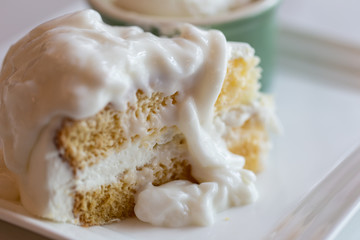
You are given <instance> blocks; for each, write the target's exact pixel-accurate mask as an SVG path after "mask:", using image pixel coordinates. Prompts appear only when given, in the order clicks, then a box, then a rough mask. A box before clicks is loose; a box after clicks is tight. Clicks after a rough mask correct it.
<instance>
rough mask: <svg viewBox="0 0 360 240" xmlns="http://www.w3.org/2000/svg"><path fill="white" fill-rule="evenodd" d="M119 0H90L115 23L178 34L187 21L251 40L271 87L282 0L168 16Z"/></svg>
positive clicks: (233, 37)
mask: <svg viewBox="0 0 360 240" xmlns="http://www.w3.org/2000/svg"><path fill="white" fill-rule="evenodd" d="M115 1H116V0H88V2H89V4H90V6H91V7H92V8H94V9H95V10H97V11H98V12H99V13H100V14H101V15H102V18H103V19H104V21H105V22H106V23H108V24H111V25H122V26H133V25H136V26H140V27H141V28H143V29H144V30H146V31H150V32H153V33H154V34H156V35H166V36H172V35H175V34H176V32H177V30H176V26H177V25H178V24H180V23H183V22H187V23H190V24H193V25H196V26H198V27H201V28H205V29H218V30H220V31H222V32H223V33H224V35H225V36H226V39H227V40H228V41H235V42H247V43H249V44H250V45H251V46H252V47H253V48H254V49H255V52H256V55H257V56H259V57H260V59H261V62H260V66H261V68H262V69H263V71H262V77H261V80H260V82H261V86H262V87H261V90H262V91H269V90H270V89H271V83H272V79H273V70H274V67H275V62H274V61H275V40H276V18H275V15H276V9H277V6H278V5H279V3H280V0H253V1H252V2H251V3H248V4H246V5H244V6H242V7H239V8H238V9H234V10H231V11H228V12H226V13H222V14H219V15H215V16H205V17H204V16H202V17H164V16H154V15H146V14H140V13H136V12H132V11H128V10H126V9H122V8H120V7H118V6H117V5H116V4H115Z"/></svg>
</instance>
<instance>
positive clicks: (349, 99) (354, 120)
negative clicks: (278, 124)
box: [0, 31, 360, 240]
mask: <svg viewBox="0 0 360 240" xmlns="http://www.w3.org/2000/svg"><path fill="white" fill-rule="evenodd" d="M280 40H281V46H282V47H281V48H280V57H279V60H280V64H279V68H278V71H277V74H276V76H275V80H276V81H275V84H274V89H273V92H274V95H275V99H276V102H277V106H278V107H277V108H278V114H279V116H280V119H281V121H282V123H283V127H284V134H283V135H281V136H276V137H275V139H274V140H275V141H274V149H273V151H272V153H271V156H270V159H269V164H268V167H267V169H266V170H265V171H264V172H263V173H261V174H260V175H259V176H258V183H257V185H258V188H259V192H260V194H261V196H260V199H259V201H257V202H256V203H254V204H252V205H248V206H244V207H239V208H233V209H230V210H228V211H225V212H222V213H220V214H219V215H218V218H217V221H216V223H215V224H214V225H213V226H209V227H189V228H180V229H179V228H175V229H169V228H159V227H154V226H151V225H148V224H145V223H142V222H140V221H138V220H136V219H129V220H126V221H122V222H119V223H114V224H110V225H106V226H97V227H89V228H83V227H78V226H74V225H70V224H59V223H53V222H49V221H43V220H40V219H37V218H34V217H32V216H30V215H28V213H27V212H26V211H25V210H24V209H23V208H22V207H21V206H20V205H18V204H16V203H11V202H7V201H4V200H0V219H2V220H4V221H7V222H10V223H12V224H15V225H18V226H20V227H23V228H26V229H29V230H31V231H34V232H37V233H39V234H41V235H44V236H47V237H50V238H56V239H62V238H63V239H69V238H70V239H124V240H126V239H156V240H160V239H174V240H176V239H179V240H180V239H188V240H190V239H229V240H231V239H264V238H271V237H273V239H288V237H287V235H283V234H282V233H281V231H279V233H278V235H274V231H275V230H276V229H279V228H278V227H279V224H280V223H284V224H285V225H282V227H284V226H285V228H286V229H287V230H289V229H290V231H295V233H298V234H299V238H298V239H312V238H313V239H318V237H319V236H321V238H323V237H328V238H332V237H334V236H335V235H336V233H337V232H338V230H339V229H340V228H341V227H342V226H343V225H344V224H345V223H346V221H347V220H348V219H349V217H350V216H351V215H352V214H353V213H355V211H356V210H357V207H358V203H359V191H358V190H357V191H352V190H353V188H354V186H357V188H355V189H360V187H358V186H359V184H360V179H359V177H358V176H356V174H355V175H354V174H353V175H349V176H350V177H349V176H348V178H347V179H345V180H344V177H346V175H347V174H346V171H347V169H346V167H347V168H351V167H352V166H356V164H355V165H354V163H356V162H359V161H360V156H359V155H360V154H358V155H357V158H356V156H355V157H353V158H351V159H350V160H349V159H348V160H347V163H346V164H345V163H341V160H342V159H344V156H346V155H344V154H345V153H347V152H349V150H350V149H351V148H354V146H356V144H359V143H360V108H359V106H360V79H359V76H360V72H359V69H358V68H357V67H356V65H351V64H346V63H347V62H353V61H358V60H359V59H360V51H359V50H358V49H350V48H348V47H346V46H342V45H341V44H338V43H331V42H327V41H323V40H322V39H318V38H313V37H311V36H308V37H307V36H306V35H301V34H298V33H292V32H291V31H283V32H282V34H281V38H280ZM293 46H297V47H296V48H294V47H293ZM329 56H336V57H333V58H331V59H329ZM334 59H335V60H334ZM330 60H331V61H330ZM350 60H352V61H350ZM358 62H360V61H358ZM339 163H340V165H339V167H338V168H335V170H334V171H336V172H335V175H334V174H333V175H330V178H328V179H326V178H325V177H326V176H328V173H329V172H331V170H333V169H334V167H335V166H336V165H337V164H339ZM351 164H353V165H351ZM357 165H359V164H357ZM344 169H345V170H344ZM344 171H345V174H344ZM349 174H350V173H349ZM334 177H336V178H338V179H335V180H334ZM322 179H325V181H323V182H322V185H319V187H318V188H317V189H316V191H315V197H319V199H320V200H319V201H314V197H313V199H312V200H311V197H310V200H309V198H308V199H307V198H305V199H304V201H305V202H302V205H301V206H302V207H304V206H305V209H307V213H304V211H302V210H301V209H300V211H299V209H298V210H297V212H295V213H296V214H295V217H294V215H292V214H293V210H294V209H295V208H296V206H298V204H299V201H300V200H301V199H303V198H304V197H305V196H314V193H312V194H311V195H309V192H310V191H311V189H312V188H314V186H315V185H316V184H317V183H318V182H319V181H321V180H322ZM330 181H332V182H330ZM329 184H331V185H330V186H329ZM324 186H325V187H324ZM331 189H338V190H337V191H336V193H334V192H331ZM342 189H347V190H348V191H347V192H345V193H344V195H342V194H343V193H342V192H340V194H337V193H339V191H341V190H342ZM321 199H322V200H321ZM331 201H335V202H338V203H341V206H342V207H341V208H338V209H336V208H334V207H335V205H337V204H333V203H331ZM329 202H330V203H329ZM309 204H310V205H309ZM314 214H315V215H314ZM317 215H319V216H320V217H319V218H317V217H316V216H317ZM324 217H325V221H324V220H322V218H324ZM326 217H328V219H327V218H326ZM283 219H285V222H282V220H283ZM289 219H290V220H289ZM294 219H295V220H296V221H298V222H296V221H295V220H294ZM313 219H316V221H313ZM294 221H295V222H294ZM310 221H311V222H310ZM299 222H300V223H301V225H299ZM307 224H309V225H311V227H314V229H319V228H321V229H324V228H323V227H324V226H326V228H325V230H324V231H322V232H320V233H317V234H320V235H314V234H315V232H313V231H310V235H307V237H306V238H302V237H301V231H303V230H304V228H305V227H304V226H306V225H307ZM293 226H295V228H293V229H291V227H293ZM280 230H281V228H280ZM305 230H306V229H305ZM305 230H304V231H305ZM293 236H294V235H293ZM291 239H296V238H295V237H292V238H291Z"/></svg>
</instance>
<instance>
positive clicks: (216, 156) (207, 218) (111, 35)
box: [0, 10, 257, 226]
mask: <svg viewBox="0 0 360 240" xmlns="http://www.w3.org/2000/svg"><path fill="white" fill-rule="evenodd" d="M235 50H236V53H237V54H239V56H234V51H233V52H232V51H231V46H230V45H228V44H227V43H226V39H225V38H224V36H223V35H222V34H221V33H220V32H218V31H202V30H200V29H197V28H195V27H193V26H191V25H187V24H185V25H183V26H182V28H181V31H180V36H179V37H175V38H171V39H170V38H159V37H156V36H154V35H152V34H150V33H146V32H143V31H142V30H141V29H140V28H137V27H126V28H125V27H111V26H108V25H106V24H104V23H103V22H102V20H101V17H100V15H99V14H98V13H97V12H95V11H93V10H86V11H81V12H78V13H75V14H70V15H66V16H64V17H61V18H58V19H55V20H52V21H50V22H47V23H45V24H42V25H40V26H39V27H37V28H36V29H34V30H33V31H31V32H30V33H29V34H28V35H26V36H25V37H24V38H23V39H21V40H20V41H19V42H18V43H16V44H15V45H14V46H12V47H11V49H10V50H9V52H8V54H7V56H6V58H5V61H4V64H3V69H2V71H1V73H0V96H1V97H0V138H1V140H2V142H3V147H4V149H3V150H4V162H5V165H6V167H7V168H8V169H10V170H11V171H12V172H14V173H16V175H17V176H18V179H19V180H18V184H19V188H20V194H21V201H22V202H23V204H24V206H25V207H28V208H29V210H32V211H33V212H34V213H35V214H37V215H40V216H47V217H50V218H55V219H56V216H57V214H58V213H59V214H60V210H59V209H61V212H62V213H63V212H66V214H63V215H61V216H60V217H59V219H60V220H61V221H71V222H74V220H73V219H71V217H70V216H71V199H70V200H69V199H62V197H63V198H67V196H70V192H71V189H73V187H74V186H73V184H74V183H72V182H71V170H69V169H67V168H66V167H65V166H63V165H64V164H60V163H61V162H60V161H59V159H58V157H57V155H56V152H54V151H55V149H54V146H53V145H51V144H47V142H48V141H50V140H51V139H52V134H53V133H54V129H56V126H58V125H57V124H58V123H59V121H58V119H61V118H63V117H71V118H73V119H83V118H86V117H89V116H92V115H94V114H96V113H97V112H99V111H100V110H102V109H103V108H104V107H105V106H106V105H107V104H109V103H111V104H112V105H113V106H114V107H116V108H117V109H119V110H124V109H126V107H127V104H128V103H132V102H134V101H135V99H136V98H135V95H136V91H137V90H139V89H141V90H142V91H143V92H144V93H145V94H147V95H148V96H150V95H151V94H152V93H153V92H163V93H164V94H165V95H171V94H174V93H175V92H177V91H178V92H179V96H178V101H179V102H180V104H179V107H177V108H176V109H175V110H174V111H172V116H166V117H163V118H162V121H163V124H164V125H165V126H174V125H177V126H178V127H179V129H180V130H181V131H182V132H183V134H184V135H185V137H186V139H187V142H188V146H189V152H190V154H191V160H190V161H191V165H192V169H193V170H192V174H193V176H194V177H195V179H197V180H198V181H199V182H200V184H199V185H197V184H191V183H189V182H183V181H175V182H172V183H169V184H165V185H163V186H160V187H153V186H151V185H149V186H148V187H146V188H145V189H144V190H143V191H142V192H140V194H139V196H138V198H137V204H136V208H135V211H136V214H137V216H138V217H139V218H140V219H142V220H143V221H147V222H150V223H153V224H156V225H169V226H184V225H188V224H200V225H206V224H209V223H212V222H213V221H214V214H215V213H216V212H218V211H221V210H224V209H226V208H228V207H230V206H234V205H240V204H245V203H248V202H251V201H253V200H255V199H256V197H257V192H256V190H255V187H254V182H255V175H254V174H253V173H252V172H250V171H247V170H243V165H244V159H243V158H242V157H239V156H236V155H234V154H231V153H230V152H229V151H228V150H227V148H226V147H225V143H224V142H222V140H221V136H220V135H219V133H217V131H216V128H215V126H214V123H213V119H214V116H213V111H214V103H215V102H216V99H217V96H218V95H219V93H220V90H221V86H222V83H223V80H224V77H225V74H226V67H227V61H228V59H230V58H234V57H243V58H248V57H253V54H254V52H253V50H252V49H251V48H250V47H249V46H248V45H246V44H237V45H236V47H235ZM36 166H41V168H40V169H41V170H39V169H38V168H37V167H36ZM54 168H57V169H60V168H61V171H60V170H59V171H57V170H54ZM54 188H57V189H60V188H61V191H62V192H63V193H64V194H60V193H59V191H60V190H59V191H57V192H56V191H55V192H54ZM159 196H164V197H161V198H159ZM149 199H151V200H149ZM159 199H161V201H158V200H159ZM35 200H36V201H35ZM47 202H49V204H47ZM61 202H66V204H63V206H62V205H61ZM154 204H155V205H154ZM156 204H158V205H156ZM203 204H204V205H203ZM198 213H199V215H198ZM169 219H172V220H171V221H169Z"/></svg>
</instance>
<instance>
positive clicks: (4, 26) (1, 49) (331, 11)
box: [0, 0, 360, 59]
mask: <svg viewBox="0 0 360 240" xmlns="http://www.w3.org/2000/svg"><path fill="white" fill-rule="evenodd" d="M0 6H1V7H0V44H1V45H0V59H2V58H3V56H4V54H5V51H6V50H7V47H8V46H9V45H10V44H11V43H13V42H14V41H16V40H17V39H18V38H19V37H21V36H22V35H23V34H25V33H26V32H27V31H29V30H30V29H31V28H33V27H34V26H36V25H37V24H40V23H42V22H44V21H46V20H48V19H50V18H53V17H56V16H58V15H59V13H67V12H71V11H74V10H79V9H83V8H85V7H86V6H87V5H86V2H85V1H84V0H62V1H57V0H31V1H30V0H1V2H0ZM39 12H42V14H39ZM359 12H360V1H359V0H282V4H281V6H280V8H279V11H278V20H279V25H280V27H284V28H290V29H294V30H297V31H305V32H309V33H311V34H316V35H321V36H326V37H327V38H331V39H334V40H337V41H342V42H345V43H347V44H351V45H358V46H359V45H360V31H359V23H360V14H359Z"/></svg>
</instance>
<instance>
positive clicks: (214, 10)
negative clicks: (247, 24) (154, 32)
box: [115, 0, 252, 17]
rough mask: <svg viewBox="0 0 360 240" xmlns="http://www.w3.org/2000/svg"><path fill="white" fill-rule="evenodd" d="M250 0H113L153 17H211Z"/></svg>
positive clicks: (131, 9) (129, 8)
mask: <svg viewBox="0 0 360 240" xmlns="http://www.w3.org/2000/svg"><path fill="white" fill-rule="evenodd" d="M251 1H252V0H132V1H128V0H115V4H116V5H117V6H119V7H121V8H123V9H127V10H130V11H134V12H137V13H142V14H148V15H153V16H167V17H201V16H211V15H217V14H220V13H224V12H226V11H230V10H231V9H236V8H238V7H241V6H243V5H244V4H246V3H249V2H251Z"/></svg>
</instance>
